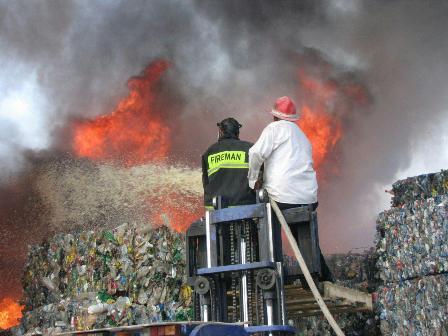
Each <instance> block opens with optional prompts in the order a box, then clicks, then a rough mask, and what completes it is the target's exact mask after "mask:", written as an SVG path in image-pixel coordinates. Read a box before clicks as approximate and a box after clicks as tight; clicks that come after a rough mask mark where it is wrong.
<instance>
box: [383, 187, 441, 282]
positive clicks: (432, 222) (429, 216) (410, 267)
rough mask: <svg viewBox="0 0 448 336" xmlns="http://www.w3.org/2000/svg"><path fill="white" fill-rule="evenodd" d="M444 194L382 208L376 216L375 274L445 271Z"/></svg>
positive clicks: (390, 276)
mask: <svg viewBox="0 0 448 336" xmlns="http://www.w3.org/2000/svg"><path fill="white" fill-rule="evenodd" d="M447 241H448V195H440V196H436V197H434V198H428V199H425V200H417V201H415V202H414V203H413V204H410V205H408V206H407V207H401V208H392V209H390V210H387V211H385V212H382V213H381V214H380V215H379V217H378V220H377V252H378V254H379V259H378V263H377V266H378V269H379V276H380V278H381V279H382V280H383V281H385V282H391V281H399V280H403V279H409V278H413V277H417V276H424V275H429V274H437V273H443V272H448V244H447Z"/></svg>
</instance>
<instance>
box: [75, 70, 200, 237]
mask: <svg viewBox="0 0 448 336" xmlns="http://www.w3.org/2000/svg"><path fill="white" fill-rule="evenodd" d="M169 66H170V63H168V62H166V61H157V62H153V63H151V64H150V65H149V66H148V67H147V68H146V69H145V70H144V72H143V74H142V75H141V76H138V77H134V78H132V79H131V80H129V82H128V85H129V94H128V96H127V97H125V98H124V99H123V100H121V101H120V102H119V103H118V106H117V107H116V108H115V109H114V111H112V112H111V113H110V114H107V115H103V116H99V117H97V118H95V119H93V120H87V121H80V122H78V123H76V124H75V128H74V139H73V148H74V152H75V154H77V155H78V156H80V157H87V158H90V159H92V160H95V161H98V162H114V163H118V164H122V165H124V166H126V167H132V166H136V165H141V164H147V163H161V162H164V161H166V159H167V158H168V155H169V151H170V145H171V135H172V134H171V130H170V128H169V127H168V126H167V122H166V119H164V118H166V114H167V113H166V111H163V110H161V109H160V108H158V106H157V104H156V102H157V99H158V98H159V97H158V96H157V92H156V85H157V84H158V83H159V81H160V79H161V77H162V76H163V74H164V73H165V72H166V70H167V69H168V68H169ZM142 196H143V197H146V198H147V199H146V202H147V204H148V205H149V208H150V210H149V216H150V218H151V222H152V223H153V225H154V226H158V225H162V224H167V225H169V226H170V227H171V228H173V229H175V230H176V231H179V232H182V231H185V230H186V229H187V228H188V226H189V225H190V224H191V223H192V222H193V221H194V220H196V219H198V218H199V217H200V215H201V214H202V210H203V209H202V208H201V209H199V205H200V204H201V202H200V200H199V199H198V198H197V197H191V196H190V197H188V196H186V195H181V194H178V193H175V192H171V193H169V194H166V195H163V197H153V196H147V195H146V196H145V195H142Z"/></svg>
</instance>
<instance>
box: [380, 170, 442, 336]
mask: <svg viewBox="0 0 448 336" xmlns="http://www.w3.org/2000/svg"><path fill="white" fill-rule="evenodd" d="M392 192H393V195H394V197H393V200H392V205H393V207H392V208H391V209H390V210H387V211H385V212H383V213H381V214H380V215H379V217H378V220H377V252H378V254H379V259H378V263H377V266H378V269H379V276H380V278H381V279H382V280H383V281H384V285H383V286H380V287H379V289H378V301H377V310H378V315H379V316H380V319H381V330H382V332H383V333H384V334H386V335H389V334H391V333H392V332H393V333H394V334H400V335H401V334H403V335H446V334H444V333H443V332H444V331H445V332H446V330H447V329H448V274H447V272H448V259H447V257H448V244H447V241H448V171H442V172H440V173H437V174H429V175H421V176H417V177H413V178H408V179H406V180H403V181H398V182H396V183H395V184H394V185H393V191H392Z"/></svg>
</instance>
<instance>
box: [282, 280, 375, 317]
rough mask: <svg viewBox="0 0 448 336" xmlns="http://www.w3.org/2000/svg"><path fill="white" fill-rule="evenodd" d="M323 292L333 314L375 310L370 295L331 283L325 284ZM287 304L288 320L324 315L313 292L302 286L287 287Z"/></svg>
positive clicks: (323, 297)
mask: <svg viewBox="0 0 448 336" xmlns="http://www.w3.org/2000/svg"><path fill="white" fill-rule="evenodd" d="M322 292H323V296H322V299H323V300H324V301H325V303H326V305H327V307H328V309H329V310H330V312H332V313H335V314H339V313H351V312H362V311H365V312H368V311H372V309H373V305H372V296H371V295H370V294H368V293H364V292H361V291H358V290H355V289H351V288H346V287H343V286H340V285H336V284H333V283H331V282H324V283H323V291H322ZM285 302H286V311H287V314H288V318H290V319H296V318H300V317H306V316H317V315H321V314H322V311H321V310H320V307H319V305H318V304H317V302H316V300H315V299H314V296H313V294H312V293H311V291H310V290H305V289H303V288H302V287H300V286H296V285H288V286H285Z"/></svg>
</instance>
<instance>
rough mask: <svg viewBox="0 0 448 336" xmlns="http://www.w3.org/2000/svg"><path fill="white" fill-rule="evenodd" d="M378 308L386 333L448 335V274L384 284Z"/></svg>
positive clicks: (382, 329) (380, 291) (377, 304)
mask: <svg viewBox="0 0 448 336" xmlns="http://www.w3.org/2000/svg"><path fill="white" fill-rule="evenodd" d="M376 310H377V312H378V315H379V318H380V320H381V322H380V325H381V332H382V333H383V335H428V336H429V335H440V336H442V335H443V336H444V335H447V334H448V274H439V275H431V276H425V277H422V278H418V279H412V280H406V281H402V282H396V283H390V284H387V285H384V286H381V287H380V288H379V289H378V299H377V301H376Z"/></svg>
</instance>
